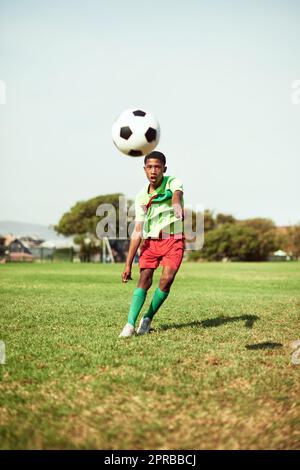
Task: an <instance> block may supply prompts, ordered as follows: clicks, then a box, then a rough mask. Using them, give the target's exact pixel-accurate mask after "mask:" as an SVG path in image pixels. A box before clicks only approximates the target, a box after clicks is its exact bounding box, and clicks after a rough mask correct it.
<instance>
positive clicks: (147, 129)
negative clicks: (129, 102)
mask: <svg viewBox="0 0 300 470" xmlns="http://www.w3.org/2000/svg"><path fill="white" fill-rule="evenodd" d="M159 137H160V128H159V123H158V121H157V120H156V119H155V117H154V116H153V114H151V113H149V111H145V110H142V109H140V108H131V109H127V110H126V111H123V112H122V113H121V114H120V116H119V117H118V118H117V119H116V121H115V122H114V123H113V126H112V138H113V141H114V144H115V146H116V147H117V149H119V150H120V151H121V152H122V153H125V154H126V155H129V156H130V157H141V156H143V155H146V154H147V153H149V152H151V151H152V150H153V149H154V148H155V147H156V146H157V144H158V141H159Z"/></svg>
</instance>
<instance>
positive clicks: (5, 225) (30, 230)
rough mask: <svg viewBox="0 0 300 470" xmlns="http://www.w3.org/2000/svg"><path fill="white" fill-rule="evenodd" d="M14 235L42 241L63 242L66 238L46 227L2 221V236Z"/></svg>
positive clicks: (0, 227) (0, 232)
mask: <svg viewBox="0 0 300 470" xmlns="http://www.w3.org/2000/svg"><path fill="white" fill-rule="evenodd" d="M8 233H12V234H13V235H15V236H19V237H26V236H32V237H37V238H39V239H42V240H63V239H65V237H64V236H62V235H58V234H57V233H56V232H55V230H54V229H53V228H51V227H47V226H46V225H39V224H27V223H26V222H15V221H11V220H4V221H0V235H6V234H8Z"/></svg>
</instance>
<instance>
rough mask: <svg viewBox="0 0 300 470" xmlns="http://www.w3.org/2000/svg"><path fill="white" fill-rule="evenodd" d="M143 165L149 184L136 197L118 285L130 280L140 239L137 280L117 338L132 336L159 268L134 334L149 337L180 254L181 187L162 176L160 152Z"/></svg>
mask: <svg viewBox="0 0 300 470" xmlns="http://www.w3.org/2000/svg"><path fill="white" fill-rule="evenodd" d="M144 165H145V166H144V170H145V173H146V176H147V179H148V181H149V184H147V185H146V186H145V187H144V188H143V189H142V190H141V191H140V192H139V193H138V195H137V196H136V200H135V227H134V231H133V234H132V236H131V240H130V246H129V251H128V255H127V260H126V265H125V269H124V272H123V273H122V281H123V282H128V281H129V280H131V279H132V278H131V268H132V262H133V260H134V257H135V255H136V252H137V250H138V247H139V246H140V243H141V241H142V239H143V243H142V246H141V253H140V258H139V268H140V278H139V282H138V286H137V288H136V289H135V290H134V292H133V296H132V301H131V305H130V310H129V314H128V320H127V323H126V325H125V326H124V328H123V330H122V332H121V334H120V335H119V337H129V336H132V335H134V334H135V322H136V320H137V317H138V315H139V313H140V311H141V309H142V307H143V304H144V302H145V299H146V295H147V291H148V289H149V288H150V286H151V284H152V278H153V273H154V271H155V269H156V268H157V267H158V266H159V264H160V265H161V266H163V271H162V275H161V277H160V282H159V287H158V288H157V289H156V291H155V292H154V296H153V298H152V301H151V304H150V307H149V309H148V311H147V313H146V314H145V315H144V317H143V318H142V319H141V321H140V324H139V327H138V330H137V334H138V335H143V334H145V333H149V331H150V325H151V321H152V319H153V316H154V314H155V313H156V312H157V310H158V309H159V308H160V306H161V305H162V303H163V302H164V301H165V300H166V298H167V297H168V294H169V291H170V288H171V285H172V283H173V281H174V279H175V276H176V274H177V271H178V269H179V267H180V265H181V262H182V258H183V252H184V234H183V197H182V196H183V187H182V183H181V181H180V180H179V179H177V178H174V177H172V176H164V173H165V172H166V170H167V167H166V158H165V156H164V154H163V153H161V152H157V151H154V152H151V153H149V154H148V155H146V156H145V159H144Z"/></svg>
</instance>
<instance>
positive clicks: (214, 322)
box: [156, 315, 259, 331]
mask: <svg viewBox="0 0 300 470" xmlns="http://www.w3.org/2000/svg"><path fill="white" fill-rule="evenodd" d="M256 320H259V317H258V316H256V315H239V316H238V317H223V316H222V317H217V318H208V319H207V320H202V321H192V322H189V323H173V324H170V325H161V326H160V327H159V328H157V329H156V331H159V330H161V331H165V330H170V329H173V328H175V329H180V328H188V327H190V326H192V327H195V326H196V327H199V328H215V327H217V326H221V325H225V324H226V323H233V322H236V321H244V322H245V327H246V328H252V326H253V324H254V322H255V321H256Z"/></svg>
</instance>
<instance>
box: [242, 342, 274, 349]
mask: <svg viewBox="0 0 300 470" xmlns="http://www.w3.org/2000/svg"><path fill="white" fill-rule="evenodd" d="M245 348H246V349H250V350H257V349H278V348H282V344H281V343H271V342H269V341H266V342H265V343H257V344H246V346H245Z"/></svg>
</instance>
